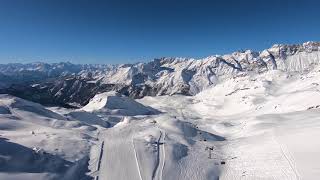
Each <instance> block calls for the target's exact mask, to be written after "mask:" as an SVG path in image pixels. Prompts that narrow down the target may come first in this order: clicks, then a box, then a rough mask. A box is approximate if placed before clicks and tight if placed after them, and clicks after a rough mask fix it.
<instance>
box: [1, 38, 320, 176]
mask: <svg viewBox="0 0 320 180" xmlns="http://www.w3.org/2000/svg"><path fill="white" fill-rule="evenodd" d="M319 47H320V44H319V43H313V42H308V43H304V44H302V45H274V46H273V47H272V48H269V49H267V50H264V51H262V52H253V51H250V50H247V51H241V52H235V53H232V54H229V55H223V56H211V57H208V58H204V59H199V60H195V59H182V58H162V59H156V60H154V61H151V62H148V63H138V64H132V65H113V66H109V65H74V64H70V63H58V64H44V63H34V64H8V65H0V66H1V73H2V74H1V78H2V79H1V81H0V82H1V92H2V93H9V94H11V95H7V94H1V95H0V179H14V180H20V179H23V180H29V179H30V180H31V179H32V180H34V179H39V180H48V179H49V180H58V179H59V180H60V179H64V180H79V179H100V180H105V179H107V180H109V179H111V180H128V179H130V180H141V179H144V180H146V179H152V180H156V179H166V180H186V179H194V180H209V179H224V180H236V179H248V180H252V179H277V180H282V179H297V180H298V179H308V180H309V179H310V180H317V179H318V178H319V176H320V169H319V163H318V162H319V161H320V153H319V152H320V143H319V142H318V141H317V139H316V137H318V136H320V133H319V129H320V118H319V117H320V116H319V114H320V89H319V87H320V63H319V60H320V59H319V55H320V49H319ZM116 91H118V92H116ZM13 95H16V96H19V97H23V98H24V99H22V98H19V97H15V96H13ZM126 95H128V96H131V97H135V98H137V97H139V98H137V99H134V98H131V97H128V96H126ZM187 95H193V96H187ZM25 99H29V100H32V101H35V102H41V103H43V104H51V105H52V104H54V105H57V106H56V107H52V106H50V107H46V106H43V105H41V104H38V103H35V102H31V101H28V100H25ZM68 103H69V104H71V105H72V103H78V104H80V105H83V106H81V107H79V108H65V107H61V106H64V105H66V104H68Z"/></svg>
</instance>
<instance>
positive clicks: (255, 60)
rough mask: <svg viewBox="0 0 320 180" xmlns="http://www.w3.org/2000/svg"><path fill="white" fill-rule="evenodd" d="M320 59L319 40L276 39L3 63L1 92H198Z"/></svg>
mask: <svg viewBox="0 0 320 180" xmlns="http://www.w3.org/2000/svg"><path fill="white" fill-rule="evenodd" d="M319 62H320V42H306V43H303V44H298V45H279V44H276V45H273V46H272V47H271V48H269V49H266V50H263V51H261V52H255V51H252V50H245V51H237V52H234V53H232V54H226V55H222V56H209V57H207V58H203V59H188V58H159V59H154V60H153V61H150V62H147V63H136V64H122V65H91V64H86V65H83V64H71V63H68V62H66V63H53V64H48V63H41V62H40V63H29V64H17V63H12V64H0V93H3V94H11V95H14V96H18V97H21V98H24V99H28V100H32V101H35V102H39V103H42V104H45V105H60V106H83V105H85V104H87V103H88V102H89V100H90V99H91V98H92V97H93V96H94V95H96V94H97V93H101V92H107V91H117V92H119V93H121V94H124V95H126V96H129V97H132V98H142V97H144V96H161V95H173V94H182V95H195V94H197V93H199V92H201V91H202V90H204V89H206V88H207V87H209V86H214V85H216V84H217V83H219V82H220V81H224V80H225V79H228V78H232V77H235V76H245V75H247V74H249V73H250V74H252V73H257V74H259V73H263V72H265V71H269V70H282V71H287V72H296V71H298V72H303V71H308V70H309V69H311V68H312V67H313V66H314V65H316V64H319Z"/></svg>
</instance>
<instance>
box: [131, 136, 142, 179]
mask: <svg viewBox="0 0 320 180" xmlns="http://www.w3.org/2000/svg"><path fill="white" fill-rule="evenodd" d="M132 147H133V151H134V157H135V160H136V165H137V171H138V174H139V177H140V180H143V179H142V176H141V170H140V165H139V159H138V155H137V151H136V148H135V145H134V138H133V137H132Z"/></svg>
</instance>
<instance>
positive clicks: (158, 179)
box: [152, 131, 166, 180]
mask: <svg viewBox="0 0 320 180" xmlns="http://www.w3.org/2000/svg"><path fill="white" fill-rule="evenodd" d="M165 136H166V133H165V132H163V131H160V136H159V138H158V141H157V149H158V163H157V166H156V168H155V172H154V173H153V176H152V179H154V180H162V178H163V170H164V166H165V159H166V155H165Z"/></svg>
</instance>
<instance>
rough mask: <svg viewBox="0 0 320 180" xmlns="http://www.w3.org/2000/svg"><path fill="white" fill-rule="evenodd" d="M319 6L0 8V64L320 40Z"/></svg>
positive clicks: (103, 59) (257, 0) (304, 2)
mask: <svg viewBox="0 0 320 180" xmlns="http://www.w3.org/2000/svg"><path fill="white" fill-rule="evenodd" d="M319 18H320V1H318V0H211V1H204V0H109V1H108V0H105V1H102V0H1V1H0V63H8V62H35V61H44V62H60V61H70V62H73V63H113V64H114V63H130V62H137V61H148V60H151V59H152V58H155V57H163V56H178V57H195V58H200V57H205V56H208V55H214V54H224V53H229V52H233V51H236V50H239V49H254V50H261V49H264V48H268V47H270V46H271V45H272V44H274V43H301V42H305V41H309V40H313V41H319V40H320V19H319Z"/></svg>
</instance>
